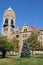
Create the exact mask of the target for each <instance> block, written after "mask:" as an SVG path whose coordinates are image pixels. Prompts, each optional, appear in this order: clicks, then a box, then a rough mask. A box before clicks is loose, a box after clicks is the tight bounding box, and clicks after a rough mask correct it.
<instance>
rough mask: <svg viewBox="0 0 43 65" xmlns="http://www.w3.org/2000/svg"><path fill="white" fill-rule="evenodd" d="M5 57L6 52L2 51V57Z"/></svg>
mask: <svg viewBox="0 0 43 65" xmlns="http://www.w3.org/2000/svg"><path fill="white" fill-rule="evenodd" d="M5 56H6V50H2V57H3V58H5Z"/></svg>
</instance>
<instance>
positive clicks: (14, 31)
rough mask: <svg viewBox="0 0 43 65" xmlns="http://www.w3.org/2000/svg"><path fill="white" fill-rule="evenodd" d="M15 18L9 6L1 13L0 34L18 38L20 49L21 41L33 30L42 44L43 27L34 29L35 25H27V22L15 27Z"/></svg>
mask: <svg viewBox="0 0 43 65" xmlns="http://www.w3.org/2000/svg"><path fill="white" fill-rule="evenodd" d="M15 19H16V15H15V12H14V11H13V10H12V9H11V8H8V9H7V10H6V11H5V12H4V15H3V24H2V35H4V36H7V37H8V38H9V39H12V38H13V37H14V36H15V37H16V38H17V39H18V40H19V46H20V50H21V48H22V45H23V42H24V41H25V40H26V39H27V38H28V37H29V36H30V35H31V33H32V32H35V33H37V34H38V39H39V40H40V42H41V44H42V45H43V28H40V29H39V30H36V29H35V27H33V26H28V25H27V24H24V25H23V26H22V27H21V28H16V25H15Z"/></svg>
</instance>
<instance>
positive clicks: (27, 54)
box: [21, 41, 30, 57]
mask: <svg viewBox="0 0 43 65" xmlns="http://www.w3.org/2000/svg"><path fill="white" fill-rule="evenodd" d="M21 57H30V50H29V46H28V43H27V42H26V41H25V42H24V43H23V46H22V50H21Z"/></svg>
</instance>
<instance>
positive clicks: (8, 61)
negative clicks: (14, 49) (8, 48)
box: [0, 56, 43, 65]
mask: <svg viewBox="0 0 43 65" xmlns="http://www.w3.org/2000/svg"><path fill="white" fill-rule="evenodd" d="M0 65H43V57H42V56H37V57H30V58H20V57H17V56H9V57H7V58H0Z"/></svg>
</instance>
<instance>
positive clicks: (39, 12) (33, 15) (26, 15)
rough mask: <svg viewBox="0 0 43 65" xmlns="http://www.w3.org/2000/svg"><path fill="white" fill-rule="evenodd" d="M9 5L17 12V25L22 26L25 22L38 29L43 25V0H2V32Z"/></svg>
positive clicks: (0, 4) (0, 14)
mask: <svg viewBox="0 0 43 65" xmlns="http://www.w3.org/2000/svg"><path fill="white" fill-rule="evenodd" d="M9 7H11V8H12V9H13V10H14V11H15V13H16V26H17V27H22V26H23V24H24V23H26V24H28V25H29V26H35V28H36V29H39V28H40V27H43V0H0V32H1V31H2V23H3V14H4V11H5V10H6V9H8V8H9Z"/></svg>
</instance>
